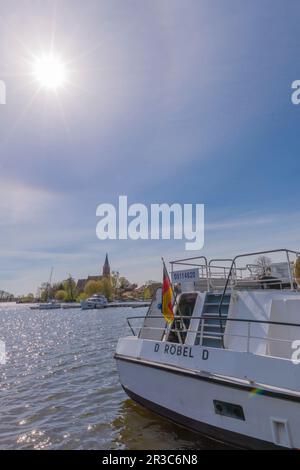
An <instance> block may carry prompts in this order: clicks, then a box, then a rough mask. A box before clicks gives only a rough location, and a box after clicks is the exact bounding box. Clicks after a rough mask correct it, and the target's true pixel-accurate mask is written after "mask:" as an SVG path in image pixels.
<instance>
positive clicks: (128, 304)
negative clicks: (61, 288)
mask: <svg viewBox="0 0 300 470" xmlns="http://www.w3.org/2000/svg"><path fill="white" fill-rule="evenodd" d="M150 304H151V302H150V301H145V302H134V301H133V302H110V303H108V304H106V305H101V307H97V310H102V309H105V308H106V309H107V308H122V307H124V308H139V307H150ZM62 308H63V309H70V308H81V305H80V304H78V303H76V304H63V305H62ZM87 310H89V309H87ZM91 310H93V309H91ZM94 310H95V309H94Z"/></svg>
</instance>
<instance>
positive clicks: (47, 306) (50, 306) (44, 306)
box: [30, 300, 61, 310]
mask: <svg viewBox="0 0 300 470" xmlns="http://www.w3.org/2000/svg"><path fill="white" fill-rule="evenodd" d="M59 308H61V304H60V303H59V302H56V301H55V300H52V301H51V302H43V303H41V304H38V305H34V306H33V307H30V309H31V310H57V309H59Z"/></svg>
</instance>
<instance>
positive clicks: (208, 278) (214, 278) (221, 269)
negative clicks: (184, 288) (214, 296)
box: [170, 256, 249, 291]
mask: <svg viewBox="0 0 300 470" xmlns="http://www.w3.org/2000/svg"><path fill="white" fill-rule="evenodd" d="M215 263H218V264H215ZM221 263H222V264H221ZM224 263H227V265H226V264H224ZM231 263H232V259H231V258H230V259H228V258H219V259H212V260H210V261H209V262H208V260H207V258H206V257H205V256H196V257H192V258H184V259H180V260H175V261H171V262H170V265H171V273H172V274H173V273H174V272H176V271H174V267H175V266H184V267H189V268H190V267H192V268H196V269H198V273H199V280H200V281H204V285H205V287H206V289H205V290H207V291H212V290H220V289H222V288H223V287H224V284H225V282H226V279H227V277H228V274H229V271H230V267H231ZM246 271H247V268H245V267H241V268H236V271H235V276H236V278H237V279H242V278H243V272H246ZM247 272H249V271H247ZM195 287H196V286H195Z"/></svg>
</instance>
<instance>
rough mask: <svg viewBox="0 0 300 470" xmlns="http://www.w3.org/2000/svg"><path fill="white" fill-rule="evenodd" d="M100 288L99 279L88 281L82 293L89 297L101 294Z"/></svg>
mask: <svg viewBox="0 0 300 470" xmlns="http://www.w3.org/2000/svg"><path fill="white" fill-rule="evenodd" d="M101 289H102V284H101V281H89V282H87V284H86V286H85V288H84V293H85V294H87V295H88V297H91V296H92V295H94V294H102V292H101Z"/></svg>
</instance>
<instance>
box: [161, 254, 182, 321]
mask: <svg viewBox="0 0 300 470" xmlns="http://www.w3.org/2000/svg"><path fill="white" fill-rule="evenodd" d="M161 259H162V262H163V265H164V268H165V270H166V273H167V276H168V279H169V283H170V286H171V289H172V293H173V297H174V305H175V304H176V305H177V311H178V313H179V317H180V321H181V325H182V326H183V328H184V329H185V330H186V326H185V323H184V319H183V316H182V314H181V311H180V307H179V304H178V302H177V295H175V292H174V289H173V284H172V282H171V279H170V276H169V272H168V270H167V267H166V263H165V260H164V258H163V257H162V258H161ZM174 320H175V318H174Z"/></svg>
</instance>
